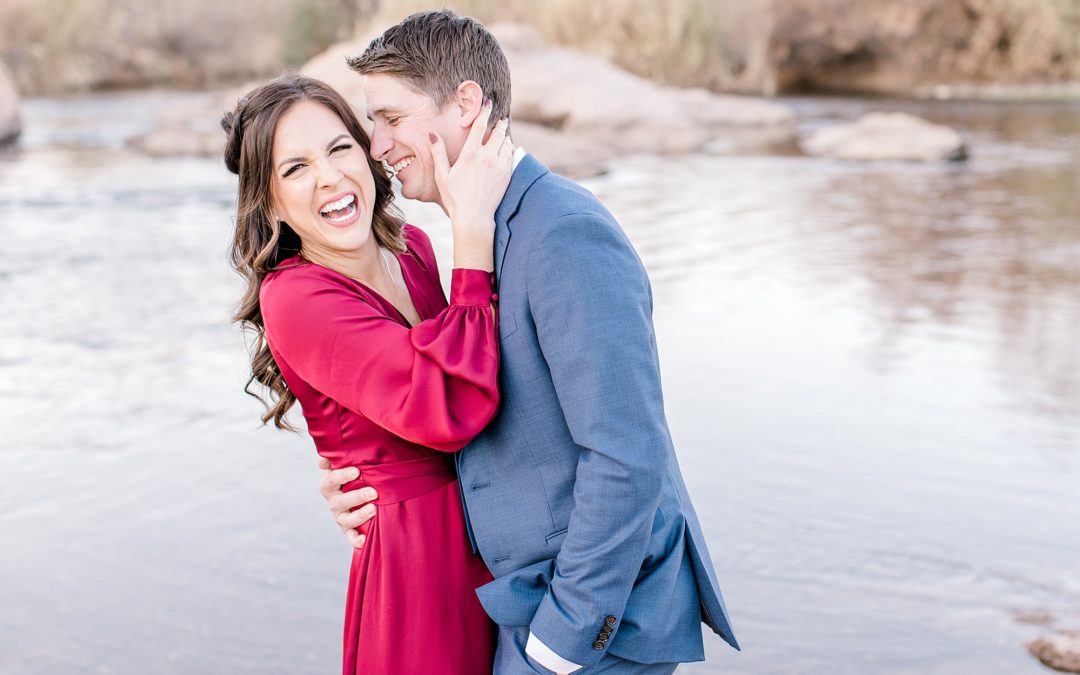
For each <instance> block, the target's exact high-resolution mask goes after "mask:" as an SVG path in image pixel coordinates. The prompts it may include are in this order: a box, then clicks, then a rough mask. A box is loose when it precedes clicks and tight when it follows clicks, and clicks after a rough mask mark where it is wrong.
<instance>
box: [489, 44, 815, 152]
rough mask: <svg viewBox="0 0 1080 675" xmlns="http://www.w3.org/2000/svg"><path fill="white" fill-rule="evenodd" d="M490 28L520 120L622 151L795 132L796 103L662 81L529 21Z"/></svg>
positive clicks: (680, 148) (685, 147) (681, 148)
mask: <svg viewBox="0 0 1080 675" xmlns="http://www.w3.org/2000/svg"><path fill="white" fill-rule="evenodd" d="M491 31H492V33H493V34H494V35H495V36H496V37H497V38H498V40H499V43H500V44H501V45H502V47H503V51H504V52H505V53H506V58H507V60H508V61H509V63H510V72H511V73H512V74H513V83H514V89H513V106H512V113H513V116H514V119H515V120H517V121H524V122H532V123H535V124H540V125H543V126H546V127H550V128H552V129H557V130H559V131H561V132H564V133H566V134H569V135H572V136H577V137H582V138H589V139H591V140H592V141H593V142H596V143H600V144H603V145H607V146H610V147H611V148H612V150H613V152H614V153H615V154H621V153H629V152H646V153H662V154H669V153H686V152H694V151H697V150H700V149H701V148H702V147H703V146H704V145H705V144H706V143H708V142H709V141H711V140H713V138H714V137H715V136H716V135H718V134H721V133H723V132H725V131H731V130H734V129H751V128H762V127H772V128H784V129H789V130H790V129H791V128H792V126H793V123H794V120H795V115H794V113H793V112H792V111H791V110H790V109H789V108H787V107H785V106H782V105H779V104H777V103H773V102H771V101H765V100H762V99H754V98H744V97H738V96H719V95H716V94H712V93H710V92H707V91H705V90H703V89H678V88H675V87H665V86H660V85H657V84H655V83H653V82H651V81H649V80H645V79H643V78H640V77H637V76H636V75H632V74H630V73H628V72H626V71H624V70H622V69H620V68H618V67H616V66H614V65H612V64H610V63H608V62H607V61H605V60H603V59H600V58H597V57H595V56H590V55H588V54H583V53H580V52H576V51H573V50H570V49H566V48H563V47H557V46H553V45H549V44H546V43H544V42H543V41H541V39H540V38H539V36H538V34H537V33H536V31H535V30H534V29H532V28H530V27H528V26H524V25H521V24H495V25H493V26H492V27H491Z"/></svg>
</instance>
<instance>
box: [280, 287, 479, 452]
mask: <svg viewBox="0 0 1080 675" xmlns="http://www.w3.org/2000/svg"><path fill="white" fill-rule="evenodd" d="M291 272H292V273H283V274H279V275H275V276H273V277H270V278H268V279H267V280H266V282H264V284H263V287H262V289H261V292H260V305H261V308H262V313H263V320H264V321H265V327H266V336H267V341H268V342H269V344H270V346H271V348H272V349H273V350H274V352H275V357H277V358H281V359H283V360H284V361H285V362H287V363H288V365H289V367H290V368H291V369H292V370H293V371H295V373H296V374H297V375H298V376H299V377H301V378H302V379H303V380H304V381H305V382H307V383H308V384H310V385H311V386H312V387H314V388H315V389H317V390H318V391H320V392H322V393H323V394H324V395H326V396H328V397H330V398H331V399H333V400H335V401H336V402H337V403H339V404H340V405H342V406H344V407H346V408H348V409H350V410H352V411H354V412H357V413H360V414H361V415H363V416H365V417H367V418H368V419H370V420H372V421H373V422H375V423H376V424H378V425H379V426H381V427H383V428H384V429H386V430H387V431H390V432H391V433H393V434H395V435H397V436H400V437H401V438H404V439H406V440H409V441H412V442H414V443H419V444H422V445H426V446H428V447H431V448H435V449H437V450H444V451H448V452H452V451H454V450H458V449H460V448H461V447H463V446H464V445H465V444H466V443H468V442H469V441H470V440H472V438H473V437H474V436H476V435H477V434H478V433H480V431H481V430H482V429H483V428H484V426H486V425H487V423H488V422H489V421H491V418H492V417H493V416H494V415H495V411H496V409H497V408H498V405H499V390H498V369H499V344H498V330H497V325H496V321H497V317H496V313H495V311H494V310H493V309H492V305H491V302H492V296H493V293H492V287H493V284H494V276H493V275H492V274H490V273H489V272H484V271H482V270H472V269H455V270H454V271H453V274H452V277H451V284H450V306H449V307H447V308H446V309H444V310H443V311H442V312H440V313H439V314H438V316H436V317H434V318H431V319H428V320H426V321H421V322H420V323H418V324H417V325H415V326H413V327H412V328H406V327H405V326H403V325H401V324H400V323H398V322H397V321H394V320H393V319H391V318H389V317H387V316H385V315H383V314H382V313H381V312H380V311H379V310H378V309H377V308H375V307H373V306H372V305H371V304H369V303H368V302H367V301H366V300H365V299H364V298H363V297H361V296H360V295H358V294H357V293H356V289H355V288H354V287H351V285H350V284H349V282H348V281H347V280H346V279H343V278H338V277H337V275H332V274H331V273H330V272H328V271H326V270H315V269H314V268H298V269H296V270H293V271H291Z"/></svg>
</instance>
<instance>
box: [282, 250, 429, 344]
mask: <svg viewBox="0 0 1080 675" xmlns="http://www.w3.org/2000/svg"><path fill="white" fill-rule="evenodd" d="M387 250H389V249H387ZM390 252H391V254H393V256H394V260H396V261H397V264H398V269H400V270H401V280H402V281H404V282H405V292H406V293H408V295H409V302H410V303H412V306H413V309H415V310H416V315H417V316H418V317H420V321H423V320H424V315H423V313H422V312H421V311H420V307H418V306H417V303H416V298H415V297H414V294H413V284H412V283H411V282H410V280H409V276H410V274H411V272H409V271H407V270H406V266H405V265H404V264H403V263H402V262H401V257H400V256H401V254H400V253H397V252H396V251H390ZM404 253H409V254H411V255H415V254H414V253H412V251H410V250H409V248H408V245H406V249H405V251H404ZM294 257H295V258H296V259H297V261H299V262H301V263H305V264H308V265H318V266H319V267H321V268H323V269H324V270H329V271H331V272H333V273H334V274H337V275H339V276H341V277H344V278H346V279H348V280H349V281H351V282H352V283H354V284H357V285H358V286H360V287H361V288H363V289H364V290H365V291H367V292H368V293H370V294H371V295H373V296H375V297H376V298H378V299H379V302H380V303H381V304H382V305H383V307H384V309H386V308H389V310H390V311H392V312H393V313H394V314H396V315H397V319H398V320H399V322H400V323H402V324H404V325H405V327H406V328H413V327H414V326H416V324H414V323H410V322H409V319H408V317H406V316H405V315H404V314H403V313H402V312H401V310H400V309H398V308H397V305H395V304H394V303H392V302H390V300H388V299H387V298H386V296H384V295H383V294H382V293H380V292H378V291H377V290H375V289H374V288H372V287H371V286H368V285H367V284H365V283H364V282H363V281H360V280H359V279H354V278H352V277H350V276H349V275H348V274H344V273H342V272H339V271H337V270H335V269H333V268H330V267H327V266H326V265H323V264H322V263H317V262H315V261H314V260H308V259H307V258H305V257H304V256H302V255H300V254H299V253H298V254H296V255H295V256H294ZM380 257H381V255H380ZM283 262H285V261H283ZM390 276H391V280H392V278H393V274H391V275H390ZM390 318H394V317H390ZM417 323H419V321H418V322H417Z"/></svg>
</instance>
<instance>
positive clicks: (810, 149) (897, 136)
mask: <svg viewBox="0 0 1080 675" xmlns="http://www.w3.org/2000/svg"><path fill="white" fill-rule="evenodd" d="M800 147H801V148H802V150H803V152H805V153H806V154H808V155H817V156H821V157H833V158H836V159H855V160H882V159H884V160H889V159H892V160H897V159H899V160H912V161H940V160H962V159H965V158H966V157H967V149H966V146H965V145H964V139H963V138H961V137H960V134H958V133H957V132H956V131H954V130H953V129H950V128H949V127H946V126H942V125H940V124H933V123H931V122H927V121H926V120H924V119H921V118H918V117H915V116H914V115H908V114H907V113H882V112H874V113H870V114H868V115H865V116H863V117H862V118H860V119H859V120H858V121H857V122H855V123H853V124H841V125H837V126H834V127H828V128H826V129H821V130H819V131H817V132H815V133H814V134H812V135H811V136H810V137H809V138H807V139H805V140H804V141H802V142H801V143H800Z"/></svg>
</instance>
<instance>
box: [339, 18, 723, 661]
mask: <svg viewBox="0 0 1080 675" xmlns="http://www.w3.org/2000/svg"><path fill="white" fill-rule="evenodd" d="M350 66H351V67H352V68H353V69H354V70H356V71H357V72H358V73H360V74H362V75H364V91H365V96H366V99H367V106H368V116H369V117H370V118H371V120H372V121H373V123H374V125H375V126H374V131H373V133H372V139H371V153H372V155H373V156H374V157H375V158H376V159H378V160H381V161H384V162H386V164H387V165H389V166H391V167H392V170H393V171H394V172H395V173H396V175H397V178H398V179H399V180H400V182H401V192H402V194H403V195H404V196H405V197H408V198H411V199H419V200H421V201H428V202H435V203H437V204H440V205H443V202H442V197H441V195H440V194H439V190H438V185H437V184H436V181H435V171H434V167H435V165H436V162H437V161H439V160H437V159H436V157H437V156H438V157H440V158H441V157H442V155H443V153H445V159H446V160H448V161H449V162H450V163H451V164H452V163H453V162H454V161H455V160H456V159H457V155H458V153H459V152H460V150H461V147H462V145H463V143H464V141H465V138H466V136H467V134H468V130H469V126H470V125H471V124H472V121H473V120H474V119H475V118H476V116H477V115H478V114H479V113H480V111H481V106H482V105H484V100H485V99H486V98H490V99H491V101H492V104H493V112H492V115H491V120H492V121H494V120H497V119H499V118H502V117H507V116H509V111H510V73H509V68H508V66H507V63H506V59H505V57H504V55H503V53H502V50H501V49H500V48H499V45H498V43H497V42H496V41H495V39H494V38H493V37H492V36H491V34H490V33H488V31H487V30H486V29H485V28H484V27H483V26H482V25H480V24H479V23H477V22H476V21H474V20H472V19H469V18H465V17H459V16H457V15H455V14H454V13H453V12H450V11H448V10H443V11H437V12H424V13H420V14H414V15H413V16H410V17H409V18H407V19H405V20H404V21H402V22H401V23H400V24H398V25H396V26H394V27H392V28H390V29H388V30H387V31H386V32H385V33H384V34H383V35H382V36H381V37H379V38H377V39H375V40H374V41H373V42H372V43H371V45H370V46H369V47H368V48H367V50H366V51H365V52H364V54H363V55H361V56H359V57H357V58H354V59H351V60H350ZM495 221H496V230H495V273H496V278H497V281H498V295H497V297H496V299H497V300H498V303H499V308H500V315H499V321H500V323H499V335H500V344H501V350H502V369H501V373H500V387H501V389H502V396H503V406H502V409H501V410H500V412H499V414H498V415H497V417H496V418H495V420H494V421H493V422H492V423H491V424H490V426H488V427H487V429H486V430H485V431H484V432H483V433H482V434H481V435H480V436H478V437H477V438H476V439H475V440H474V441H473V442H472V443H471V444H469V445H468V446H467V447H466V448H465V449H463V450H462V451H461V452H460V453H459V454H458V456H457V468H458V476H459V480H460V484H461V492H462V498H463V501H464V504H465V511H466V516H467V527H468V530H469V536H470V540H471V541H472V543H473V545H474V548H475V550H476V551H477V552H478V553H479V554H480V555H481V556H482V557H483V560H484V562H485V563H486V564H487V566H488V568H489V569H490V570H491V572H492V574H493V575H494V577H495V580H494V581H492V582H491V583H489V584H487V585H485V586H482V587H481V588H479V589H477V594H478V595H479V597H480V600H481V602H482V603H483V606H484V608H485V610H486V611H487V613H488V614H489V615H490V616H491V618H492V619H494V620H495V622H496V623H498V624H499V647H498V652H497V654H496V661H495V672H496V673H545V672H551V671H554V672H559V673H569V672H576V671H578V670H581V669H584V670H582V672H583V673H597V672H604V673H611V674H615V673H670V672H672V671H673V670H674V669H675V667H676V665H677V664H678V663H680V662H686V661H700V660H702V659H704V648H703V643H702V635H701V628H700V625H699V624H700V623H701V622H704V623H705V624H706V625H708V626H709V627H710V628H712V629H713V630H714V631H715V632H716V633H718V634H719V635H720V636H721V637H723V639H724V640H726V641H727V642H728V643H729V644H731V645H732V646H733V647H736V648H738V645H737V643H736V641H735V637H734V635H733V634H732V631H731V627H730V624H729V622H728V617H727V612H726V610H725V608H724V603H723V599H722V598H721V595H720V588H719V585H718V583H717V580H716V576H715V572H714V570H713V567H712V562H711V560H710V558H709V553H708V551H707V550H706V547H705V539H704V537H703V536H702V532H701V527H700V525H699V524H698V519H697V516H696V514H695V513H694V509H693V506H692V505H691V503H690V498H689V497H688V495H687V493H686V488H685V486H684V484H683V479H682V475H681V473H680V471H679V466H678V462H677V461H676V458H675V453H674V449H673V447H672V443H671V438H670V435H669V433H668V429H667V422H666V420H665V418H664V408H663V398H662V393H661V389H660V371H659V363H658V360H657V352H656V342H655V338H654V334H653V326H652V293H651V290H650V287H649V281H648V278H647V277H646V274H645V270H644V268H643V267H642V265H641V262H640V261H639V259H638V257H637V254H636V253H635V252H634V249H633V247H632V246H631V245H630V242H629V241H628V240H627V238H626V236H625V235H624V234H623V232H622V230H621V229H620V228H619V225H618V224H617V223H616V222H615V220H614V218H612V216H611V214H610V213H608V212H607V210H606V209H604V207H603V206H602V205H601V204H600V203H599V202H598V201H597V200H596V198H595V197H593V195H592V194H590V193H589V192H588V191H586V190H584V189H582V188H581V187H579V186H577V185H576V184H574V183H572V182H570V181H568V180H566V179H564V178H562V177H560V176H558V175H556V174H553V173H551V172H550V171H549V170H548V169H547V168H546V167H545V166H543V165H542V164H541V163H540V162H539V161H537V160H536V159H535V158H533V157H532V156H531V155H528V154H525V153H524V151H522V150H521V149H518V151H517V154H516V155H515V169H514V174H513V177H512V179H511V182H510V186H509V187H508V189H507V191H506V195H505V196H504V198H503V200H502V203H501V205H500V206H499V209H498V211H497V212H496V214H495ZM324 468H325V467H324ZM355 476H356V473H355V471H354V470H353V469H339V470H337V471H332V472H331V471H328V472H327V474H326V476H325V477H324V481H323V485H322V491H323V494H324V496H326V497H327V499H328V500H329V501H330V503H331V509H332V511H334V513H335V515H336V516H337V517H338V522H339V523H340V524H341V525H342V528H343V529H344V530H346V532H347V533H349V534H350V537H351V538H352V540H353V542H354V544H356V545H362V541H361V540H360V539H359V535H357V534H356V533H355V531H354V528H355V527H357V526H358V525H359V524H360V523H361V522H363V521H364V520H366V519H367V518H370V517H371V514H372V513H373V512H374V505H369V506H367V507H365V508H363V509H359V510H357V511H355V512H351V513H350V509H351V508H352V507H354V506H357V505H359V504H360V503H363V502H362V501H361V500H364V499H371V498H372V493H371V491H370V489H364V490H359V491H356V492H354V493H344V494H343V493H341V491H340V486H341V484H342V483H345V482H347V481H348V480H351V479H352V478H355ZM545 668H546V670H545Z"/></svg>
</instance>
